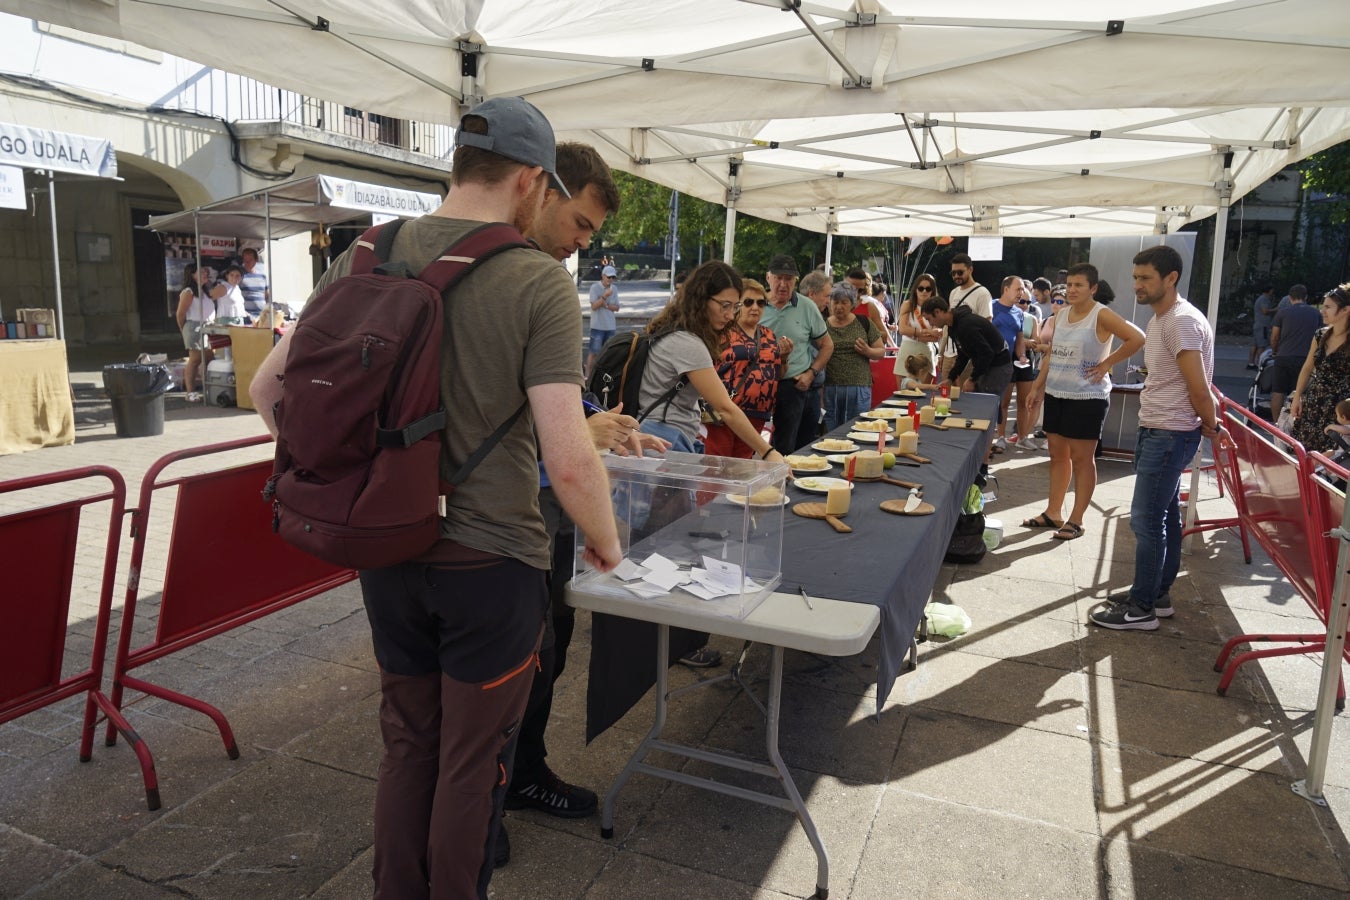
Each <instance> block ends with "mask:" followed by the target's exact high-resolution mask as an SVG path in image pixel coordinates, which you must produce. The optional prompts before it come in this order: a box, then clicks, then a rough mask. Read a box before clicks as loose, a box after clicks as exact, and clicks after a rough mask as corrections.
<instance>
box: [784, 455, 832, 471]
mask: <svg viewBox="0 0 1350 900" xmlns="http://www.w3.org/2000/svg"><path fill="white" fill-rule="evenodd" d="M807 459H813V460H820V463H818V464H817V465H816V466H815V468H811V467H810V466H801V465H799V463H800V462H801V461H804V460H807ZM787 464H788V468H790V469H792V473H793V474H794V475H810V474H811V473H812V472H815V473H820V472H828V471H830V469H831V468H832V467H831V465H830V460H829V459H828V458H826V457H824V456H814V455H813V456H800V455H798V454H793V455H791V456H789V457H787Z"/></svg>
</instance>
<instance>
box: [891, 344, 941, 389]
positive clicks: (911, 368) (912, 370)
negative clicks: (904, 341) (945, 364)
mask: <svg viewBox="0 0 1350 900" xmlns="http://www.w3.org/2000/svg"><path fill="white" fill-rule="evenodd" d="M932 371H933V361H932V360H931V359H929V358H928V357H926V356H924V355H923V354H920V353H911V354H909V355H908V356H906V357H905V372H907V373H908V374H906V375H905V377H903V378H901V379H900V384H899V385H898V388H899V390H902V391H918V390H922V389H923V385H924V379H925V378H927V377H928V373H930V372H932Z"/></svg>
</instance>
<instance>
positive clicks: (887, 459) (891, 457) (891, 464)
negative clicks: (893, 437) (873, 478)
mask: <svg viewBox="0 0 1350 900" xmlns="http://www.w3.org/2000/svg"><path fill="white" fill-rule="evenodd" d="M881 467H882V468H883V469H893V468H895V454H894V453H892V452H890V451H889V450H887V451H886V452H885V453H883V454H881Z"/></svg>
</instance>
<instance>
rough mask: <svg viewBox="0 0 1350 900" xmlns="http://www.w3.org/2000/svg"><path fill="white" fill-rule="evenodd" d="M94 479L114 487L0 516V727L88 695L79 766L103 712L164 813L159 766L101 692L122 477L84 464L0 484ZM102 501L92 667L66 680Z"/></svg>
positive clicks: (150, 799) (149, 797)
mask: <svg viewBox="0 0 1350 900" xmlns="http://www.w3.org/2000/svg"><path fill="white" fill-rule="evenodd" d="M88 478H106V479H107V480H108V481H109V482H111V484H112V489H111V490H110V491H108V492H107V493H100V494H89V495H86V496H81V497H78V498H76V499H73V500H65V501H62V502H59V503H53V504H51V505H48V506H43V507H38V508H35V509H28V510H23V511H22V512H16V513H11V514H9V515H7V516H3V517H0V571H3V572H4V573H5V574H4V578H5V597H6V598H7V602H6V603H5V604H4V607H3V608H4V616H5V620H4V628H3V629H0V723H4V722H8V721H11V720H13V719H17V718H19V717H20V716H23V715H27V714H28V713H30V712H33V711H35V710H38V709H42V708H43V707H45V706H50V705H51V704H53V703H56V702H58V701H60V700H64V699H66V698H67V697H73V696H75V695H76V694H79V693H84V694H85V704H84V722H83V725H82V726H81V730H80V762H88V761H89V757H90V754H91V752H92V750H93V746H94V730H95V728H96V727H97V722H96V721H95V718H96V716H97V712H98V710H102V711H103V713H104V714H105V715H106V716H107V717H108V722H109V727H110V728H116V729H118V730H121V731H122V733H123V734H125V735H126V736H127V741H128V742H129V743H130V744H131V745H132V747H133V749H134V750H135V752H136V755H137V757H138V758H139V759H140V762H141V767H142V769H143V770H144V771H145V772H147V773H148V777H147V780H146V792H145V798H146V803H147V804H148V805H149V806H150V808H151V809H158V808H159V793H158V791H157V790H155V786H154V762H153V761H152V760H151V759H150V755H149V752H148V751H147V750H146V749H145V745H144V742H142V741H141V739H140V738H139V737H138V736H137V735H136V732H135V731H134V730H132V728H131V726H130V725H128V724H127V721H126V719H124V718H122V715H121V713H119V712H118V711H117V708H116V707H115V706H114V705H113V704H112V702H111V701H109V699H108V698H107V697H106V696H104V694H103V692H102V687H103V658H104V656H105V655H106V651H107V647H108V629H109V622H110V619H111V616H112V593H113V581H114V578H115V576H116V573H117V552H118V548H119V546H120V544H121V535H122V519H123V517H124V516H125V515H126V496H127V489H126V484H125V483H124V482H123V480H122V476H121V475H120V474H118V473H117V472H116V471H115V470H113V469H110V468H108V467H106V466H85V467H83V468H79V469H68V470H66V471H64V472H53V473H51V474H48V475H37V476H33V477H31V478H18V479H15V480H13V481H7V482H5V483H3V484H0V494H12V493H16V492H18V491H25V490H31V489H34V488H39V487H45V486H48V485H56V484H70V483H72V482H77V481H82V480H84V479H88ZM96 503H108V504H109V511H108V526H107V540H106V542H105V546H104V550H103V572H102V578H101V580H100V582H99V594H98V614H97V617H96V620H95V626H94V647H93V650H92V652H91V653H90V659H89V667H88V668H86V669H83V670H81V671H79V672H75V673H73V674H70V675H67V676H65V677H62V675H61V670H62V668H63V664H64V661H65V655H66V631H67V628H66V620H67V617H68V616H69V614H70V592H71V586H72V584H73V577H74V571H75V556H76V554H77V552H78V550H79V547H78V542H79V537H80V518H81V515H82V513H83V512H84V508H85V507H87V506H91V505H93V504H96Z"/></svg>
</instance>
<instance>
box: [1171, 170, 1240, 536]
mask: <svg viewBox="0 0 1350 900" xmlns="http://www.w3.org/2000/svg"><path fill="white" fill-rule="evenodd" d="M1230 202H1231V201H1230V200H1229V198H1228V197H1227V196H1224V197H1223V198H1222V199H1220V201H1219V212H1218V214H1217V215H1216V216H1215V217H1214V254H1213V258H1212V259H1211V260H1210V261H1209V331H1210V334H1218V332H1219V287H1220V281H1221V280H1222V279H1223V257H1224V253H1225V252H1227V249H1228V206H1229V203H1230ZM1220 421H1222V420H1220ZM1202 447H1203V445H1202ZM1203 457H1204V451H1203V449H1201V450H1197V451H1196V452H1195V459H1193V460H1191V490H1190V499H1189V500H1188V501H1187V503H1186V517H1185V523H1184V525H1183V527H1184V528H1187V529H1189V528H1192V527H1194V526H1195V520H1196V519H1197V518H1198V517H1199V512H1198V511H1197V505H1198V503H1199V501H1200V493H1199V492H1200V466H1201V460H1202V458H1203ZM1214 457H1215V461H1216V465H1217V460H1218V453H1215V454H1214ZM1194 549H1195V532H1192V533H1191V535H1190V536H1189V537H1187V538H1186V552H1187V553H1190V552H1191V551H1193V550H1194Z"/></svg>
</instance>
